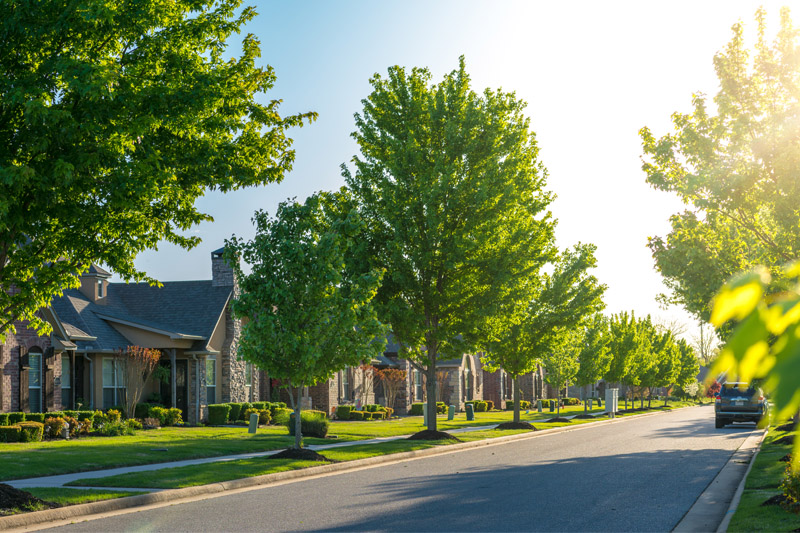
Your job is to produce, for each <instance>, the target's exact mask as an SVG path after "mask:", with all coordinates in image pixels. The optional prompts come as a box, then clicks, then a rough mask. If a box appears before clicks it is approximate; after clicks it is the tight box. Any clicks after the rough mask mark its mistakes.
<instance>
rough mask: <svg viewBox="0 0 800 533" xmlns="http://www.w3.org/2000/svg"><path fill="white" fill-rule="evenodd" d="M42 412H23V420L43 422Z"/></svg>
mask: <svg viewBox="0 0 800 533" xmlns="http://www.w3.org/2000/svg"><path fill="white" fill-rule="evenodd" d="M44 418H45V417H44V413H25V422H39V423H40V424H44Z"/></svg>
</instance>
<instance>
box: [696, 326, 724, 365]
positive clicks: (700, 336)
mask: <svg viewBox="0 0 800 533" xmlns="http://www.w3.org/2000/svg"><path fill="white" fill-rule="evenodd" d="M691 346H692V348H694V352H695V353H696V354H697V357H698V358H699V359H700V361H702V363H703V365H705V366H708V365H710V364H711V363H712V362H713V361H714V359H715V358H716V357H717V355H718V354H719V341H718V339H717V334H716V332H715V331H714V328H713V326H711V325H709V324H706V323H705V322H700V324H699V327H698V328H697V333H696V334H695V335H693V336H692V344H691Z"/></svg>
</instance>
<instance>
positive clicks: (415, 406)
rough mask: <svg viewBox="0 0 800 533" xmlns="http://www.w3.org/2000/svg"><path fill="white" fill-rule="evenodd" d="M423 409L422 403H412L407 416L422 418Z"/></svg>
mask: <svg viewBox="0 0 800 533" xmlns="http://www.w3.org/2000/svg"><path fill="white" fill-rule="evenodd" d="M424 409H425V404H424V403H412V404H411V410H410V411H409V412H408V414H410V415H412V416H422V413H423V412H424Z"/></svg>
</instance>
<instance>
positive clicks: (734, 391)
mask: <svg viewBox="0 0 800 533" xmlns="http://www.w3.org/2000/svg"><path fill="white" fill-rule="evenodd" d="M720 395H721V396H745V397H747V398H751V397H753V396H755V395H756V390H755V389H754V388H752V387H750V388H748V389H744V390H742V389H740V388H739V387H722V390H721V391H720Z"/></svg>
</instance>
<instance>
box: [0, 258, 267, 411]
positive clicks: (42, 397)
mask: <svg viewBox="0 0 800 533" xmlns="http://www.w3.org/2000/svg"><path fill="white" fill-rule="evenodd" d="M222 252H223V250H222V249H219V250H216V251H214V252H212V254H211V273H212V276H211V278H212V279H210V280H202V281H169V282H164V283H163V286H162V287H151V286H150V285H148V284H146V283H131V284H127V283H110V282H109V281H108V280H109V278H110V277H111V274H110V273H108V272H106V271H105V270H103V269H101V268H99V267H97V266H95V265H92V267H91V268H90V269H89V270H88V271H87V272H86V273H84V274H83V275H82V276H81V278H80V282H81V286H80V288H78V289H68V290H66V291H64V294H63V296H61V297H60V298H56V299H54V300H53V302H52V303H51V305H50V307H48V308H47V309H45V310H43V311H42V313H43V315H44V316H45V318H46V319H47V320H48V322H49V323H50V324H51V325H52V327H53V334H52V335H50V336H49V337H39V336H36V334H35V333H34V332H31V331H30V330H29V329H27V328H25V327H24V325H18V326H17V333H16V334H10V335H8V336H7V338H6V342H5V344H4V345H0V368H2V379H0V407H2V410H3V411H15V410H21V411H28V412H33V411H52V410H59V409H69V408H76V407H78V404H81V407H82V408H97V409H100V408H109V407H112V406H116V405H120V404H122V403H123V402H124V394H125V388H124V384H123V383H122V380H121V365H120V363H119V360H118V358H117V357H116V356H115V353H116V352H117V350H120V349H124V348H125V347H127V346H130V345H138V346H142V347H145V348H155V349H158V350H160V351H161V353H162V360H161V363H160V364H161V365H162V366H163V367H165V368H166V369H167V370H168V378H167V379H166V381H164V382H160V381H156V380H152V379H151V381H150V382H149V384H148V385H147V388H146V390H145V391H144V393H143V395H142V401H147V400H152V401H157V402H158V403H161V404H163V405H166V406H169V407H178V408H180V409H181V410H182V411H183V415H184V420H186V421H188V422H189V423H198V422H199V421H200V420H202V419H203V418H205V417H206V416H207V410H206V409H207V406H208V404H210V403H222V402H235V401H239V402H241V401H256V400H259V399H260V398H262V397H264V391H265V383H264V382H265V381H266V380H265V378H264V376H263V373H261V372H258V371H255V370H254V369H253V367H252V365H250V364H248V363H246V362H245V361H243V360H241V359H240V358H238V357H237V345H238V340H239V335H240V330H241V324H240V321H239V320H236V319H234V318H233V316H232V314H231V309H230V302H231V299H232V296H233V292H234V288H235V280H234V275H233V269H232V268H231V267H230V266H229V265H227V264H226V263H225V261H224V260H223V258H222ZM267 392H268V390H267Z"/></svg>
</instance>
